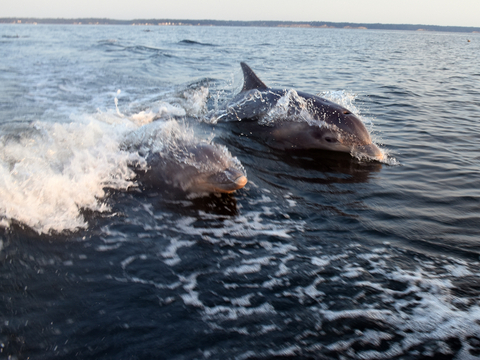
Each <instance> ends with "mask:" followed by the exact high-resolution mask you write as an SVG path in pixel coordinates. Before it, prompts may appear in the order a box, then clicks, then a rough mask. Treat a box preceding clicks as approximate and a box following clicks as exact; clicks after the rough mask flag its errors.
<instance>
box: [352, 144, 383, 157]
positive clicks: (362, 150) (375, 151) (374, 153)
mask: <svg viewBox="0 0 480 360" xmlns="http://www.w3.org/2000/svg"><path fill="white" fill-rule="evenodd" d="M355 153H357V154H361V155H365V156H367V157H368V158H370V159H373V160H378V161H383V160H384V159H385V154H384V153H383V151H382V150H380V149H379V148H378V146H377V145H375V144H374V143H371V144H368V145H363V146H357V147H356V148H355Z"/></svg>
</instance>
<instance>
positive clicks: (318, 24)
mask: <svg viewBox="0 0 480 360" xmlns="http://www.w3.org/2000/svg"><path fill="white" fill-rule="evenodd" d="M0 23H3V24H59V25H144V26H145V25H150V26H157V25H160V26H162V25H163V26H256V27H298V28H335V29H373V30H410V31H448V32H469V33H472V32H473V33H480V27H467V26H440V25H410V24H363V23H347V22H327V21H237V20H172V19H136V20H113V19H97V18H84V19H40V18H20V17H18V18H0Z"/></svg>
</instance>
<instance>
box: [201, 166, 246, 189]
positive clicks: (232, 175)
mask: <svg viewBox="0 0 480 360" xmlns="http://www.w3.org/2000/svg"><path fill="white" fill-rule="evenodd" d="M210 181H211V183H212V185H213V186H214V190H215V191H216V192H221V193H231V192H234V191H235V190H238V189H241V188H243V187H244V186H245V185H246V184H247V182H248V180H247V177H246V176H245V174H244V173H243V172H241V171H240V170H238V169H235V168H233V167H231V168H228V169H226V170H224V171H223V172H221V173H217V174H215V175H212V177H211V178H210Z"/></svg>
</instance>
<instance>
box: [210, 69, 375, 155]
mask: <svg viewBox="0 0 480 360" xmlns="http://www.w3.org/2000/svg"><path fill="white" fill-rule="evenodd" d="M240 64H241V66H242V70H243V76H244V82H243V88H242V91H241V92H240V93H239V94H238V95H237V96H236V97H235V98H234V99H233V100H232V101H230V102H229V103H228V105H227V107H226V108H225V110H224V111H223V112H222V113H221V114H220V115H219V116H218V117H217V118H218V119H217V120H226V121H242V123H238V126H239V127H240V128H242V127H243V128H244V129H245V131H244V132H252V133H254V134H255V133H259V132H260V133H261V134H262V135H261V136H263V137H264V138H265V140H266V141H267V142H268V144H269V145H270V146H272V147H274V148H278V149H324V150H331V151H341V152H347V153H350V154H352V155H354V156H358V157H367V158H371V159H375V160H383V159H384V154H383V152H382V151H381V150H380V149H379V148H378V147H377V146H376V145H375V144H374V143H373V142H372V139H371V138H370V134H369V133H368V130H367V129H366V128H365V125H364V124H363V122H362V121H361V120H360V119H359V118H358V117H357V116H355V115H354V114H352V113H351V112H350V111H349V110H348V109H346V108H344V107H342V106H340V105H338V104H336V103H334V102H331V101H328V100H326V99H323V98H321V97H319V96H316V95H311V94H307V93H304V92H300V91H298V92H297V91H295V90H293V89H291V90H285V89H272V88H269V87H268V86H267V85H265V84H264V83H263V82H262V81H261V80H260V79H259V78H258V76H257V75H256V74H255V73H254V72H253V70H252V69H251V68H250V67H249V66H248V65H247V64H245V63H243V62H242V63H240ZM249 120H250V121H249ZM252 120H254V121H252ZM259 125H261V126H262V127H259ZM259 129H262V130H263V131H259Z"/></svg>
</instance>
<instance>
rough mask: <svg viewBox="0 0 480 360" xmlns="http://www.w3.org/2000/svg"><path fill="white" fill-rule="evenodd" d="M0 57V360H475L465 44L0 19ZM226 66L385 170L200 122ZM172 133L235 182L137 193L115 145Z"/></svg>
mask: <svg viewBox="0 0 480 360" xmlns="http://www.w3.org/2000/svg"><path fill="white" fill-rule="evenodd" d="M145 30H150V31H148V32H147V31H145ZM16 35H18V37H17V36H16ZM467 40H471V41H470V42H468V41H467ZM0 52H1V54H2V61H1V62H0V225H1V227H0V231H1V235H0V236H1V237H0V264H1V265H0V290H1V296H0V358H12V359H72V358H76V359H156V358H158V359H270V358H289V357H290V358H314V359H475V358H480V304H479V295H480V278H479V276H480V267H479V265H480V258H479V256H480V245H479V241H480V230H479V227H480V202H479V201H480V186H479V185H480V166H479V160H480V101H479V99H480V87H479V84H480V65H479V62H478V54H479V53H480V37H479V36H478V34H454V33H452V34H450V33H428V32H402V31H390V32H389V31H370V30H365V31H358V30H343V29H275V28H265V29H263V28H222V27H214V28H203V27H127V26H29V25H22V26H13V25H1V26H0ZM240 61H245V62H247V63H248V64H249V65H250V66H251V67H252V68H253V69H254V70H255V71H256V72H257V74H258V75H259V76H260V78H261V79H262V80H263V81H264V82H265V83H267V84H268V85H271V86H275V87H285V88H295V89H298V90H302V91H307V92H311V93H320V94H324V96H325V97H327V98H329V99H331V100H334V101H336V102H340V103H341V104H343V105H344V106H346V107H347V108H349V109H350V110H351V111H352V112H354V113H356V114H358V115H359V116H360V117H361V118H362V120H363V121H364V122H365V123H366V125H367V128H368V129H369V130H370V131H371V134H372V137H373V139H374V142H375V143H376V144H378V145H379V147H380V148H381V149H382V150H383V151H385V153H386V154H387V155H388V159H387V160H386V161H385V163H377V162H367V161H360V160H358V159H355V158H353V157H351V156H350V155H348V154H335V153H328V152H303V153H285V152H278V151H274V150H272V149H270V148H268V147H267V146H265V145H264V144H262V143H259V142H258V141H255V140H254V139H252V138H251V137H250V136H249V134H248V133H241V132H240V133H236V132H232V131H230V129H229V125H228V124H220V123H219V124H216V125H210V124H206V123H205V122H202V120H204V119H206V118H207V119H208V114H209V112H211V111H215V110H216V109H218V107H219V106H221V105H222V104H224V103H225V102H226V101H228V100H229V99H230V98H232V97H233V96H234V95H235V94H236V93H237V92H238V90H239V89H240V88H241V85H242V74H241V70H240V66H239V62H240ZM171 117H175V118H176V119H177V121H181V122H183V123H185V124H187V125H188V126H190V127H193V128H194V129H195V130H196V131H197V133H198V134H199V136H205V137H210V138H211V137H213V136H215V138H214V140H213V141H214V142H219V143H222V144H224V145H226V146H227V147H228V148H229V150H230V151H231V153H232V154H233V155H235V156H236V157H238V159H239V160H240V161H241V162H242V163H243V165H244V167H245V169H246V171H247V175H248V178H249V183H248V184H247V186H246V187H245V188H243V189H241V190H239V191H237V192H236V193H234V194H231V195H222V196H217V195H212V196H208V197H191V196H187V195H184V194H183V195H179V194H178V193H176V192H172V191H169V190H168V189H165V190H162V189H160V190H159V191H142V190H141V189H140V188H138V187H135V186H134V185H135V184H134V180H132V177H133V174H132V172H131V169H130V168H129V166H128V165H129V164H130V163H131V162H132V161H133V160H135V159H138V156H139V155H138V154H134V153H128V152H126V151H123V150H121V143H122V141H123V140H124V139H125V137H128V134H129V133H130V132H131V131H133V130H135V129H136V128H138V127H139V126H141V125H142V124H145V123H148V122H150V121H152V119H153V118H159V121H167V120H166V119H168V118H171Z"/></svg>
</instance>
